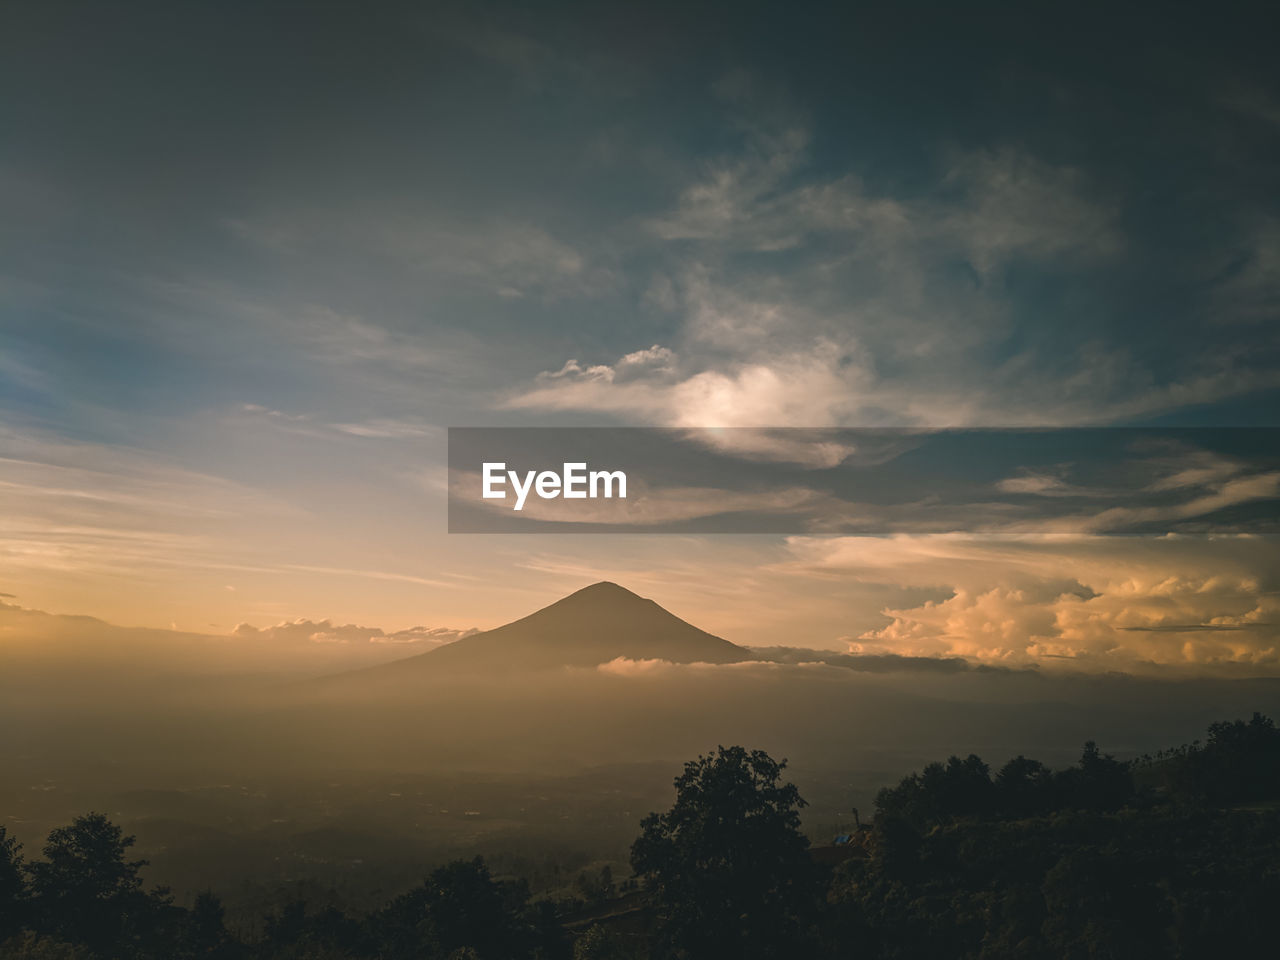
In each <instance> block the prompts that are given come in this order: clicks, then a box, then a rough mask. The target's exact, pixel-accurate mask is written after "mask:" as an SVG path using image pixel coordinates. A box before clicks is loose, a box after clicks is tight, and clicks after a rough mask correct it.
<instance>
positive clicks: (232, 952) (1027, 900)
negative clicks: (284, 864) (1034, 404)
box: [0, 714, 1280, 960]
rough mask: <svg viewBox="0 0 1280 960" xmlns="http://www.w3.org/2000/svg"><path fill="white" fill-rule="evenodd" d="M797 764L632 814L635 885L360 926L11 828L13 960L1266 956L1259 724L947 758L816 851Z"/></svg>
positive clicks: (96, 838) (1270, 741) (704, 765)
mask: <svg viewBox="0 0 1280 960" xmlns="http://www.w3.org/2000/svg"><path fill="white" fill-rule="evenodd" d="M784 769H785V762H783V763H779V762H776V761H774V760H773V759H772V758H770V757H769V756H768V755H767V754H765V753H763V752H761V751H747V750H745V749H743V748H741V747H730V748H724V747H721V748H719V749H718V750H717V751H716V752H715V753H713V754H710V755H707V756H703V757H699V758H697V759H696V760H693V761H691V762H689V763H688V764H686V765H685V769H684V771H683V773H682V774H681V775H680V777H678V778H677V780H676V782H675V786H676V801H675V803H674V805H673V806H672V807H671V809H670V810H668V811H666V812H664V813H654V814H651V815H650V816H649V817H646V818H645V819H644V821H643V822H642V823H641V825H640V826H641V833H640V836H639V837H638V838H637V840H636V842H635V844H634V846H633V848H632V867H633V869H634V871H635V877H634V878H633V879H631V880H628V881H626V882H624V883H622V884H615V883H614V882H613V878H612V877H611V876H607V875H602V876H600V877H599V878H595V877H587V876H584V877H583V878H581V882H580V884H579V887H580V892H581V898H580V899H577V900H573V901H557V900H551V899H531V897H530V895H529V889H528V886H527V884H525V883H524V882H523V881H513V880H507V879H500V878H495V877H494V876H492V875H491V874H490V871H489V869H488V867H487V866H486V864H485V863H484V861H483V860H482V859H480V858H477V859H475V860H470V861H455V862H453V863H449V864H446V865H445V866H443V867H440V868H439V869H437V870H435V871H434V872H432V873H431V874H429V875H428V876H427V877H426V879H425V880H424V881H423V882H422V883H421V884H420V885H418V886H417V887H415V888H413V889H412V890H410V891H408V892H407V893H404V894H402V895H400V896H399V897H396V898H395V899H394V900H392V901H391V902H389V903H387V904H386V905H385V906H384V907H382V908H381V909H379V910H376V911H374V912H372V913H368V914H365V915H362V916H352V915H349V914H347V913H345V912H343V911H341V910H339V909H336V908H334V907H331V906H330V907H324V908H321V909H309V908H308V905H307V904H306V903H305V902H302V901H297V902H294V903H291V904H289V905H287V906H285V907H284V908H282V909H280V910H277V911H274V912H271V913H269V914H267V915H266V916H264V917H263V920H262V924H261V926H260V928H258V929H256V930H255V931H254V932H253V934H252V935H247V936H246V935H241V934H240V933H238V932H233V931H231V930H229V929H228V927H227V924H226V922H225V919H224V914H223V909H222V905H221V903H220V901H219V899H218V897H217V896H216V895H215V894H214V893H212V892H206V893H203V894H201V895H200V896H198V897H197V898H196V899H195V901H194V903H193V905H192V906H191V907H190V908H185V907H181V906H178V905H176V904H175V903H174V902H173V899H172V897H171V896H170V894H169V893H168V891H167V890H165V889H163V888H152V889H144V884H143V881H142V879H141V876H140V871H141V869H142V868H143V867H144V866H145V863H144V862H143V861H140V860H134V859H130V856H129V853H130V847H131V845H132V838H130V837H128V836H125V835H124V834H123V832H122V831H121V829H120V828H119V827H118V826H116V825H115V824H113V823H111V822H110V821H109V820H108V819H107V818H106V817H104V816H102V815H100V814H89V815H86V816H83V817H80V818H78V819H76V820H75V821H74V822H73V823H72V824H70V825H69V826H66V827H62V828H59V829H57V830H55V831H53V832H52V833H51V834H50V835H49V838H48V841H47V842H46V844H45V845H44V848H43V850H42V851H41V854H42V855H41V856H40V857H39V858H33V859H29V860H28V859H26V858H25V857H24V855H23V851H22V850H21V848H20V846H19V845H18V844H17V843H16V842H15V841H14V840H13V839H12V838H11V837H9V836H8V834H7V832H6V831H5V830H4V828H3V827H0V960H17V958H28V960H36V958H42V960H160V958H173V960H184V958H218V960H365V958H367V960H402V958H403V960H409V958H414V960H464V958H474V960H557V958H561V960H641V958H653V960H674V958H687V960H703V958H707V960H716V958H721V957H724V958H734V960H738V958H742V960H752V958H761V960H763V958H815V960H817V958H824V960H825V958H832V960H834V958H846V957H847V958H859V957H868V958H911V957H957V958H981V960H994V958H1024V957H1025V958H1039V957H1051V958H1053V957H1062V958H1076V957H1080V958H1092V957H1126V958H1128V957H1133V958H1141V957H1221V956H1231V957H1253V956H1273V955H1274V951H1275V937H1276V934H1275V930H1274V920H1273V918H1272V916H1271V911H1272V908H1273V905H1274V904H1275V903H1277V902H1280V810H1278V809H1277V802H1278V801H1280V731H1277V729H1276V727H1275V725H1274V724H1273V723H1272V721H1271V720H1269V719H1267V718H1266V717H1262V716H1260V715H1258V714H1255V715H1254V716H1253V718H1252V719H1251V720H1248V721H1234V722H1226V723H1216V724H1213V725H1212V726H1211V727H1210V728H1209V732H1208V737H1207V739H1206V740H1205V741H1204V742H1203V743H1201V742H1196V743H1194V744H1190V745H1187V746H1183V747H1179V748H1176V749H1172V750H1168V751H1162V752H1161V753H1158V754H1156V755H1154V756H1146V757H1142V758H1139V759H1138V760H1135V761H1132V762H1121V761H1118V760H1116V759H1115V758H1114V757H1111V756H1108V755H1106V754H1104V753H1102V752H1101V751H1100V750H1099V749H1098V748H1097V746H1096V745H1095V744H1093V743H1089V744H1086V745H1085V749H1084V752H1083V754H1082V756H1081V758H1080V761H1079V762H1078V763H1077V764H1076V765H1074V766H1072V767H1069V768H1067V769H1065V770H1056V771H1055V770H1050V769H1048V768H1046V767H1045V766H1044V765H1043V764H1040V763H1038V762H1037V761H1035V760H1030V759H1028V758H1025V757H1016V758H1014V759H1013V760H1010V761H1009V762H1008V763H1006V764H1005V765H1004V766H1003V767H1001V768H1000V769H999V770H998V771H997V772H995V774H994V775H993V774H992V772H991V770H990V768H989V767H988V766H987V765H986V764H985V763H984V762H983V761H982V760H981V759H980V758H979V757H976V756H972V755H970V756H969V757H967V758H964V759H961V758H959V757H952V758H950V759H949V760H947V761H946V762H945V763H933V764H930V765H928V766H926V767H925V768H924V769H923V770H922V771H920V772H919V773H915V774H912V775H910V776H908V777H905V778H904V779H903V780H902V781H901V782H899V783H898V784H897V785H896V786H892V787H886V788H885V789H883V790H882V791H881V792H880V793H879V795H878V796H877V798H876V813H875V817H874V820H873V822H872V823H871V824H868V825H859V826H858V827H857V828H856V829H854V830H853V831H852V832H851V833H850V834H849V835H848V836H846V837H843V838H841V839H842V842H841V843H840V844H839V845H838V846H833V847H829V848H828V847H824V848H817V849H811V848H809V845H808V841H807V840H806V839H805V838H804V836H803V835H802V834H801V832H800V810H801V809H802V808H803V807H804V805H805V804H804V800H803V799H802V798H801V797H800V794H799V792H798V791H797V790H796V788H795V787H794V786H793V785H792V784H790V783H786V782H784V781H783V772H784Z"/></svg>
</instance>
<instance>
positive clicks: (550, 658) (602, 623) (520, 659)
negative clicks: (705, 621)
mask: <svg viewBox="0 0 1280 960" xmlns="http://www.w3.org/2000/svg"><path fill="white" fill-rule="evenodd" d="M619 657H624V658H626V659H630V660H670V661H672V662H673V663H738V662H740V661H743V660H751V659H754V658H753V656H752V654H751V652H750V651H749V650H747V649H746V648H745V647H740V646H738V645H737V644H735V643H730V642H729V641H728V640H724V639H722V638H720V637H717V636H713V635H712V634H710V633H707V632H706V631H705V630H699V629H698V628H697V627H695V626H694V625H693V624H691V623H688V622H686V621H684V620H681V619H680V618H679V617H677V616H676V615H675V614H673V613H670V612H668V611H667V610H664V609H663V608H662V607H660V606H659V605H658V604H657V603H655V602H654V601H653V600H648V599H646V598H644V597H641V596H637V595H636V594H634V593H632V592H631V591H630V590H628V589H626V588H625V587H621V586H619V585H618V584H616V583H610V582H608V581H602V582H600V583H593V584H592V585H591V586H589V587H584V588H582V589H581V590H578V591H577V592H575V593H571V594H569V596H567V597H564V598H563V599H561V600H557V601H556V602H555V603H553V604H551V605H550V606H547V607H543V608H542V609H541V610H538V611H536V612H534V613H531V614H529V615H528V616H527V617H522V618H520V619H519V620H513V621H512V622H511V623H508V624H504V625H503V626H501V627H496V628H494V629H493V630H486V631H485V632H483V633H477V634H473V635H472V636H470V637H466V638H465V639H462V640H457V641H454V642H453V643H450V644H447V645H445V646H442V647H437V648H436V649H435V650H430V651H428V652H426V653H422V654H418V655H417V656H413V657H407V658H405V659H404V660H397V661H395V662H394V663H388V664H383V665H381V666H377V667H372V668H369V669H366V670H361V671H358V673H359V674H360V675H361V676H362V677H365V678H369V679H373V678H376V677H386V678H391V677H401V678H404V677H409V676H413V675H415V674H419V673H421V674H422V675H424V676H426V675H432V674H439V675H450V674H458V673H465V674H471V673H487V672H494V671H503V672H505V671H512V670H541V669H549V668H554V667H594V666H597V665H599V664H602V663H608V662H609V661H611V660H616V659H618V658H619Z"/></svg>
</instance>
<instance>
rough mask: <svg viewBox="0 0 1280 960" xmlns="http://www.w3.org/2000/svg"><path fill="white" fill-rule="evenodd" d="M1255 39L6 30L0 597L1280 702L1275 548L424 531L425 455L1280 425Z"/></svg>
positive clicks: (926, 32)
mask: <svg viewBox="0 0 1280 960" xmlns="http://www.w3.org/2000/svg"><path fill="white" fill-rule="evenodd" d="M1271 36H1272V32H1271V31H1270V30H1268V29H1267V24H1266V23H1265V22H1264V21H1263V19H1262V13H1261V9H1260V6H1258V5H1251V6H1249V7H1241V8H1240V9H1239V10H1235V9H1229V8H1227V7H1222V8H1215V10H1214V11H1213V13H1212V15H1210V14H1208V13H1206V12H1204V11H1194V10H1186V11H1175V10H1173V9H1171V8H1169V7H1167V6H1165V5H1150V6H1148V5H1126V7H1125V9H1124V10H1116V9H1114V8H1111V9H1108V8H1106V7H1103V6H1097V7H1092V6H1090V5H1078V6H1072V7H1070V8H1069V9H1068V8H1062V9H1056V10H1047V9H1032V8H1031V6H1030V5H1027V6H1026V7H1025V8H1015V7H1013V6H1012V5H994V6H986V5H981V4H978V5H954V4H947V5H941V4H939V5H936V6H934V7H930V6H929V5H923V6H920V5H912V6H911V8H910V10H894V9H890V8H889V5H875V6H873V5H867V4H846V5H840V6H836V5H805V4H801V5H788V6H787V7H786V8H785V9H783V8H782V7H780V6H765V5H754V4H733V5H727V4H726V5H677V4H672V5H664V4H654V3H649V4H643V5H640V4H637V5H630V6H628V5H601V4H595V5H563V6H555V5H543V4H539V5H515V4H512V5H502V4H466V5H461V4H459V5H448V4H430V5H428V4H405V5H399V4H387V3H382V4H370V5H360V7H359V8H358V9H357V8H356V7H354V6H351V7H345V6H340V5H323V4H278V3H260V4H238V3H226V4H216V5H206V4H186V3H176V4H175V3H164V4H147V3H133V4H128V5H125V6H120V5H112V6H110V7H106V6H102V5H92V4H65V3H59V2H40V3H35V2H25V0H17V2H12V3H7V4H5V5H4V7H3V10H2V11H0V91H3V92H2V93H0V458H2V459H0V491H3V492H2V493H0V496H2V497H3V501H4V505H5V509H4V510H3V511H0V524H3V527H2V528H0V590H2V591H3V592H4V593H5V594H8V595H9V596H8V597H7V598H0V599H5V600H6V602H7V603H9V604H11V605H18V606H22V607H25V608H30V609H38V610H46V611H50V612H57V613H74V614H90V615H94V616H98V617H102V618H103V619H106V620H109V621H112V622H115V623H122V624H131V625H141V626H157V627H176V628H178V629H181V630H186V631H200V632H210V633H230V632H232V631H233V630H235V629H236V628H237V625H239V624H248V625H249V626H250V627H252V628H255V629H259V630H269V629H270V628H272V627H273V626H278V625H280V624H286V623H290V622H293V621H297V620H307V621H312V622H319V621H322V620H327V621H329V622H330V623H331V624H337V625H356V626H360V627H368V628H370V629H378V630H381V631H385V632H386V633H388V634H390V633H394V632H395V631H402V630H408V629H410V628H420V629H422V630H425V631H430V630H437V629H439V630H443V631H458V630H464V629H468V628H472V627H479V628H486V627H491V626H496V625H497V624H499V623H501V622H504V621H506V620H509V619H512V618H514V617H517V616H520V615H523V614H525V613H527V612H530V611H531V610H533V609H535V608H537V607H539V606H542V605H544V604H545V603H547V602H550V601H551V600H554V599H556V598H557V597H559V596H561V595H563V594H565V593H567V592H569V591H571V590H573V589H576V588H578V587H581V586H583V585H585V584H587V583H590V582H593V581H595V580H600V579H610V580H615V581H617V582H620V583H622V584H624V585H626V586H628V587H630V588H631V589H634V590H636V591H637V592H639V593H641V594H643V595H646V596H652V597H654V598H655V599H657V600H658V601H659V602H661V603H663V604H664V605H665V606H667V607H668V608H670V609H672V610H673V612H675V613H677V614H679V615H681V616H683V617H685V618H686V619H689V620H691V621H692V622H694V623H696V624H698V625H699V626H701V627H703V628H705V629H708V630H710V631H712V632H715V633H718V634H720V635H723V636H725V637H727V638H729V639H733V640H736V641H739V642H743V643H756V644H794V645H799V646H809V647H819V648H831V649H852V650H855V651H857V650H863V651H866V652H901V653H910V654H913V655H937V654H951V655H964V656H969V657H973V658H975V659H981V660H989V661H995V662H1007V663H1019V664H1022V663H1035V664H1046V665H1052V664H1056V663H1061V662H1069V663H1072V664H1075V665H1080V666H1082V667H1085V668H1088V669H1115V668H1120V669H1124V668H1128V667H1131V666H1133V665H1135V664H1142V663H1150V662H1155V663H1160V664H1178V665H1183V666H1190V667H1191V668H1196V667H1198V666H1205V667H1206V669H1207V666H1206V665H1212V664H1215V663H1231V664H1237V665H1240V666H1241V668H1242V669H1249V670H1256V671H1259V672H1275V671H1276V670H1277V669H1280V667H1278V666H1277V664H1280V627H1277V623H1280V609H1278V607H1280V601H1278V600H1277V597H1278V596H1280V572H1278V571H1280V557H1278V556H1277V548H1276V543H1275V541H1274V539H1271V538H1268V537H1265V536H1261V537H1259V536H1252V535H1247V534H1224V535H1220V536H1215V537H1212V538H1208V537H1199V538H1197V537H1186V536H1182V535H1178V536H1172V537H1160V536H1149V537H1138V538H1133V537H1130V538H1115V537H1097V536H1092V535H1089V534H1072V535H1070V536H1066V535H1062V534H1054V535H1049V534H1045V535H1041V536H1037V535H1034V534H1024V535H1021V536H1019V537H1017V538H1014V539H991V538H986V539H983V538H967V539H966V538H964V537H959V536H954V535H933V536H930V535H916V536H906V535H903V536H896V537H887V538H869V537H858V538H852V537H831V536H807V535H793V536H763V535H761V536H665V537H663V536H652V537H641V536H631V537H628V536H591V535H582V536H565V535H557V536H546V537H540V536H529V535H524V536H505V535H491V536H466V535H456V534H455V535H449V534H447V533H446V532H445V501H444V493H445V489H446V487H447V477H446V472H445V430H446V428H448V427H451V426H454V427H456V426H532V425H539V426H609V425H654V426H671V427H680V428H698V427H728V426H748V427H779V426H788V427H835V426H894V427H942V426H1135V425H1136V426H1210V427H1212V426H1277V425H1280V326H1278V325H1277V323H1276V320H1277V312H1278V310H1280V165H1277V164H1276V163H1275V158H1276V156H1277V155H1280V153H1278V151H1280V76H1278V75H1277V68H1276V67H1275V65H1274V50H1273V45H1272V44H1271V42H1270V40H1271ZM1215 469H1217V471H1218V472H1216V473H1215V472H1214V470H1215ZM1224 469H1225V471H1226V472H1225V473H1224V472H1223V470H1224ZM1188 470H1190V471H1195V470H1199V471H1201V472H1200V473H1198V474H1194V475H1193V477H1192V479H1193V480H1194V482H1195V483H1197V484H1200V485H1201V486H1203V487H1204V489H1205V490H1206V491H1207V492H1208V493H1209V494H1212V493H1213V492H1214V491H1215V490H1217V491H1220V490H1221V489H1222V487H1223V485H1224V484H1226V483H1229V482H1230V478H1231V476H1232V474H1231V470H1230V469H1229V467H1228V468H1222V467H1221V465H1219V466H1218V467H1214V466H1213V465H1212V464H1206V463H1205V462H1203V459H1199V460H1197V459H1196V454H1195V453H1194V452H1192V453H1189V454H1188V462H1187V463H1186V464H1184V465H1182V466H1181V467H1180V468H1178V470H1176V471H1174V474H1173V475H1179V476H1183V475H1185V471H1188ZM1215 485H1216V486H1215ZM1265 493H1266V491H1265V490H1264V491H1263V492H1262V493H1261V494H1258V495H1257V497H1255V499H1260V500H1264V501H1265V500H1266V496H1265Z"/></svg>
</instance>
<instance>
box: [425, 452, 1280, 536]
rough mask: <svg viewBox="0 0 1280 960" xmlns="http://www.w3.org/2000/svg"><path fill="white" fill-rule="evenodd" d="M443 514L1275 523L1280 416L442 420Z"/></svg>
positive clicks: (480, 527) (484, 524) (511, 518)
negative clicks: (1100, 421) (1142, 421)
mask: <svg viewBox="0 0 1280 960" xmlns="http://www.w3.org/2000/svg"><path fill="white" fill-rule="evenodd" d="M449 532H450V533H611V534H617V533H750V534H821V533H831V534H890V533H915V534H921V533H950V532H954V533H1000V534H1019V533H1027V534H1053V533H1058V534H1143V535H1152V534H1208V533H1234V534H1266V533H1276V532H1280V429H1277V428H1233V429H1207V428H1159V429H1146V428H1081V429H1038V430H1031V429H1008V430H899V429H830V430H801V429H747V428H728V429H662V428H644V427H582V428H529V427H510V428H507V427H454V428H450V430H449Z"/></svg>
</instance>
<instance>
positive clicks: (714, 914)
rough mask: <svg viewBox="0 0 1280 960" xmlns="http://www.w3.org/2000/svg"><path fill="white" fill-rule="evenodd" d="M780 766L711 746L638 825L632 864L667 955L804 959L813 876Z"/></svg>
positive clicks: (795, 804) (759, 755)
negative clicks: (651, 897) (651, 899)
mask: <svg viewBox="0 0 1280 960" xmlns="http://www.w3.org/2000/svg"><path fill="white" fill-rule="evenodd" d="M785 767H786V761H783V762H782V763H778V762H776V761H774V760H773V759H771V758H770V757H769V755H768V754H767V753H765V752H764V751H762V750H753V751H751V752H748V751H747V750H745V749H744V748H742V747H728V748H725V747H718V748H717V750H716V752H715V753H714V754H709V755H707V756H701V757H699V758H698V759H696V760H692V761H690V762H689V763H686V764H685V767H684V772H683V773H682V774H681V775H680V776H679V777H677V778H676V781H675V788H676V802H675V804H674V805H673V806H672V808H671V809H670V810H669V811H667V812H666V813H651V814H650V815H649V816H647V817H645V819H644V820H643V821H642V822H641V831H642V832H641V835H640V837H639V838H638V839H637V840H636V841H635V843H634V845H633V846H632V848H631V864H632V867H633V868H634V870H635V872H636V873H637V875H639V876H642V877H643V878H644V879H645V881H646V883H647V886H648V887H649V889H651V890H652V891H653V892H654V894H655V897H656V906H657V912H658V918H659V937H660V938H661V939H662V940H663V941H664V945H665V946H666V948H667V949H668V950H669V951H671V952H672V953H674V954H675V955H676V956H678V957H690V958H701V957H719V956H724V957H735V958H743V960H754V958H768V957H788V958H796V957H801V956H803V955H804V953H805V950H804V943H805V942H806V940H807V938H808V932H809V930H808V922H807V920H808V915H809V912H810V910H811V909H812V908H813V906H814V904H815V902H816V886H815V884H816V875H815V871H814V868H813V864H812V862H811V860H810V858H809V855H808V849H807V848H808V845H809V843H808V840H806V839H805V837H804V836H803V835H802V834H801V833H800V813H799V811H800V809H801V808H802V807H804V806H805V802H804V800H803V799H802V798H801V796H800V794H799V791H797V790H796V788H795V786H794V785H793V784H791V783H781V782H780V780H781V776H782V771H783V769H784V768H785Z"/></svg>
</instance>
